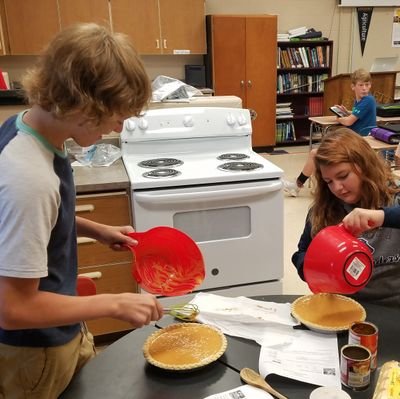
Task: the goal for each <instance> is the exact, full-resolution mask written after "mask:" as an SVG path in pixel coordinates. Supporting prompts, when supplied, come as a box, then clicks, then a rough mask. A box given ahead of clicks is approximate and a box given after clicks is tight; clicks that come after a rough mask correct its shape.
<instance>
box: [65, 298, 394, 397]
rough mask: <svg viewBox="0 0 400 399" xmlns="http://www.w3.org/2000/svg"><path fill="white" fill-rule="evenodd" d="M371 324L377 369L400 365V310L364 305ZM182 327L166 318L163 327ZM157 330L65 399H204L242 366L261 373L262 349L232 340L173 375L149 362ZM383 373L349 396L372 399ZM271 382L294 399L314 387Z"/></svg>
mask: <svg viewBox="0 0 400 399" xmlns="http://www.w3.org/2000/svg"><path fill="white" fill-rule="evenodd" d="M296 298H297V296H293V295H291V296H289V295H271V296H261V297H254V299H257V300H263V301H271V302H281V303H284V302H289V303H291V302H293V301H294V300H295V299H296ZM362 305H363V306H364V308H365V310H366V313H367V320H368V321H370V322H372V323H375V324H376V325H377V326H378V328H379V344H378V366H379V368H380V367H381V366H382V365H383V363H384V362H387V361H389V360H400V345H399V344H398V340H399V338H398V337H399V336H400V323H397V322H396V320H397V319H398V314H399V310H398V309H394V308H386V307H383V306H379V305H373V304H367V303H362ZM175 322H177V321H176V320H174V319H173V318H172V317H171V316H164V317H163V318H162V319H161V320H160V321H159V322H157V326H158V327H160V328H161V327H165V326H167V325H168V324H171V323H175ZM155 330H156V327H154V326H147V327H144V328H141V329H138V330H135V331H133V332H131V333H129V334H127V335H126V336H124V337H123V338H121V339H119V340H118V341H116V342H114V343H113V344H111V345H110V346H109V347H107V348H106V349H105V350H104V351H103V352H101V353H100V354H99V355H98V356H97V357H96V358H95V359H93V360H91V361H90V362H89V363H88V364H87V365H86V366H85V367H83V369H82V370H81V371H80V372H79V373H78V374H77V375H76V376H75V378H74V379H73V380H72V382H71V383H70V385H69V387H68V388H67V389H66V390H65V391H64V393H63V394H62V395H61V396H60V398H61V399H76V398H79V399H98V398H113V399H128V398H132V399H134V398H140V399H156V398H157V399H160V398H162V399H187V398H191V399H203V398H205V397H207V396H210V395H212V394H216V393H219V392H223V391H227V390H229V389H232V388H235V387H237V386H240V385H241V384H242V382H241V380H240V376H239V371H240V369H241V368H243V367H251V368H253V369H255V370H258V358H259V352H260V346H259V345H258V344H257V343H256V342H254V341H250V340H246V339H242V338H236V337H230V336H227V340H228V347H227V350H226V352H225V354H224V355H223V356H222V357H221V358H220V359H219V360H217V361H216V362H214V363H213V364H210V365H209V366H206V367H204V368H202V369H200V370H197V371H192V372H189V373H183V372H179V373H174V372H168V371H163V370H160V369H157V368H156V367H153V366H151V365H149V364H147V363H146V361H145V359H144V357H143V353H142V346H143V343H144V341H145V340H146V338H147V337H148V336H149V335H150V334H151V333H152V332H153V331H155ZM347 340H348V333H347V332H343V333H340V334H338V350H339V349H340V348H341V347H342V346H343V345H345V344H346V343H347ZM379 368H378V369H377V370H376V371H374V372H373V373H372V374H371V384H370V386H369V387H368V388H367V389H366V390H364V391H358V392H356V391H352V390H349V389H347V388H344V390H345V391H347V392H349V394H350V396H351V398H352V399H371V397H372V394H373V392H374V389H375V384H376V381H377V378H378V373H379ZM267 381H268V382H269V383H270V384H271V385H272V386H273V387H274V388H275V389H277V390H278V391H279V392H281V393H282V394H283V395H286V396H287V397H288V398H290V399H308V398H309V395H310V393H311V391H312V390H313V389H315V388H316V386H315V385H311V384H306V383H302V382H299V381H295V380H292V379H288V378H284V377H280V376H277V375H269V376H268V377H267Z"/></svg>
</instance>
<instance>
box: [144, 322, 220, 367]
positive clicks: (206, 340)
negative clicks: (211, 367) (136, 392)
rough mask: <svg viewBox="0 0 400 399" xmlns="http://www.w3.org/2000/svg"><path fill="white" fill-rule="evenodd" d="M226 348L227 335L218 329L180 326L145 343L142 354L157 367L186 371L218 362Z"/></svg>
mask: <svg viewBox="0 0 400 399" xmlns="http://www.w3.org/2000/svg"><path fill="white" fill-rule="evenodd" d="M226 347H227V341H226V337H225V335H224V334H223V333H222V332H221V331H220V330H218V329H217V328H215V327H212V326H209V325H206V324H198V323H177V324H171V325H170V326H168V327H165V328H163V329H161V330H159V331H156V332H154V333H153V334H151V335H150V336H149V337H148V338H147V339H146V341H145V343H144V346H143V354H144V357H145V358H146V360H147V361H148V362H149V363H150V364H152V365H154V366H156V367H159V368H162V369H166V370H178V371H184V370H193V369H197V368H200V367H204V366H206V365H208V364H210V363H212V362H214V361H216V360H217V359H218V358H220V357H221V356H222V355H223V353H224V352H225V350H226Z"/></svg>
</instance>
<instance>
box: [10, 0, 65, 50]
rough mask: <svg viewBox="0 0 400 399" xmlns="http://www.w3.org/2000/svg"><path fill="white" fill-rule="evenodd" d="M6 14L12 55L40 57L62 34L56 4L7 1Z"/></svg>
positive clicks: (50, 1)
mask: <svg viewBox="0 0 400 399" xmlns="http://www.w3.org/2000/svg"><path fill="white" fill-rule="evenodd" d="M4 11H5V17H6V23H7V34H8V39H9V44H10V54H12V55H22V54H38V53H40V51H41V50H42V49H43V47H44V46H45V45H46V44H47V43H48V42H49V41H50V40H51V39H52V38H53V36H54V35H55V34H56V33H58V32H59V31H60V25H59V19H58V8H57V0H41V1H37V0H4ZM3 28H4V26H3Z"/></svg>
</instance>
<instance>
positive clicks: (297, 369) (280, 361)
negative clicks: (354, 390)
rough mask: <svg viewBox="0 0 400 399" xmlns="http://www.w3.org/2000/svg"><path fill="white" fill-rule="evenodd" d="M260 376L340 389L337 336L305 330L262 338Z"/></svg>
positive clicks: (268, 335)
mask: <svg viewBox="0 0 400 399" xmlns="http://www.w3.org/2000/svg"><path fill="white" fill-rule="evenodd" d="M259 370H260V374H261V375H262V376H263V377H264V378H265V377H266V376H267V375H268V374H278V375H281V376H283V377H287V378H292V379H294V380H298V381H303V382H307V383H310V384H315V385H320V386H334V387H338V388H340V387H341V383H340V366H339V353H338V343H337V336H336V334H321V333H317V332H313V331H306V330H294V329H292V330H290V329H287V328H286V329H285V331H283V330H282V333H281V336H280V337H277V336H276V334H275V332H268V333H266V334H265V335H264V339H263V344H262V346H261V351H260V359H259Z"/></svg>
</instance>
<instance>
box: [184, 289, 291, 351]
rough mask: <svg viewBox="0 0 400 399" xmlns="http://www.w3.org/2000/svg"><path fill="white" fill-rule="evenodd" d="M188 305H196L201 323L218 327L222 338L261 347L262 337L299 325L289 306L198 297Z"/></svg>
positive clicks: (208, 295)
mask: <svg viewBox="0 0 400 399" xmlns="http://www.w3.org/2000/svg"><path fill="white" fill-rule="evenodd" d="M190 303H194V304H196V305H197V306H198V307H199V309H200V314H199V315H198V316H197V317H196V320H197V321H199V322H200V323H204V324H210V325H213V326H215V327H218V328H219V329H220V330H221V331H222V332H223V333H224V334H228V335H231V336H235V337H242V338H246V339H252V340H254V341H256V342H258V343H260V344H261V343H262V338H263V336H264V333H265V332H267V331H270V330H274V329H275V328H277V327H279V326H280V325H286V326H290V327H292V326H294V325H296V324H298V323H297V322H296V321H295V320H294V319H293V317H292V316H291V315H290V306H291V305H290V304H289V303H275V302H264V301H256V300H254V299H249V298H246V297H237V298H229V297H223V296H220V295H214V294H206V293H199V294H197V295H196V296H195V297H194V298H193V299H192V301H190Z"/></svg>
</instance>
